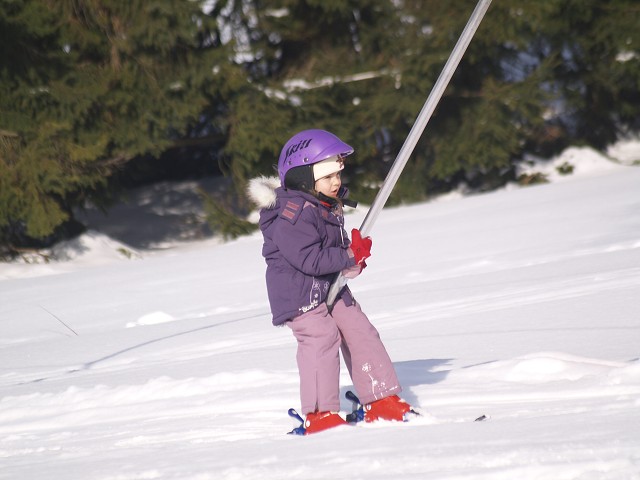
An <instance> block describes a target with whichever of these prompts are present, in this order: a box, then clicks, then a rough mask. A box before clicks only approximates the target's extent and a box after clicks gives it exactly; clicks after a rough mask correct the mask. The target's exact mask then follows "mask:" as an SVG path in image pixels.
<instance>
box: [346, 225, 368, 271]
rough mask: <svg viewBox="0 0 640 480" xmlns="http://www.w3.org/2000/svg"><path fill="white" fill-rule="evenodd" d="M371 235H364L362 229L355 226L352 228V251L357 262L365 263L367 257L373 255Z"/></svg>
mask: <svg viewBox="0 0 640 480" xmlns="http://www.w3.org/2000/svg"><path fill="white" fill-rule="evenodd" d="M371 243H372V242H371V237H364V238H362V236H361V235H360V230H358V229H357V228H354V229H353V230H351V246H350V248H351V251H352V252H353V257H354V259H355V261H356V264H361V263H364V260H365V258H369V257H370V256H371Z"/></svg>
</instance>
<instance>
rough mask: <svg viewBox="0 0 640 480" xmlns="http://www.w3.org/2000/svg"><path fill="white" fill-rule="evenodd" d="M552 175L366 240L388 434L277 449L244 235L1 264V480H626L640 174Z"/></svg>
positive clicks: (83, 248)
mask: <svg viewBox="0 0 640 480" xmlns="http://www.w3.org/2000/svg"><path fill="white" fill-rule="evenodd" d="M619 151H622V152H624V155H625V156H626V158H627V159H633V158H635V159H638V158H639V157H640V155H639V153H640V149H637V150H635V153H633V152H631V151H630V149H629V148H628V147H627V148H626V149H625V148H620V149H619ZM563 155H564V157H563V158H557V159H555V160H554V161H553V162H551V166H549V165H537V168H540V169H545V168H548V169H549V170H548V172H549V173H550V174H551V176H550V180H551V182H550V183H547V184H544V185H539V186H532V187H526V188H515V187H511V188H507V189H503V190H501V191H496V192H492V193H486V194H482V195H475V196H462V195H458V196H450V197H449V198H447V201H434V202H429V203H425V204H420V205H413V206H404V207H398V208H389V209H385V210H384V211H383V212H382V214H381V216H380V218H379V220H378V221H377V223H376V224H375V226H374V228H373V230H372V237H373V240H374V248H373V256H372V257H371V259H370V260H368V265H369V267H368V268H367V270H366V271H365V272H364V274H363V275H362V276H360V277H358V278H357V279H355V280H352V281H351V282H350V286H351V288H352V290H353V291H354V293H355V295H356V297H357V299H358V300H359V301H360V303H361V304H362V306H363V308H364V310H365V311H366V312H367V313H368V315H369V316H370V318H371V320H372V322H373V323H374V324H375V325H376V326H377V328H378V329H379V331H380V334H381V336H382V338H383V341H384V342H385V345H386V346H387V349H388V350H389V353H390V355H391V357H392V359H393V360H394V363H395V366H396V368H397V371H398V375H399V377H400V379H401V382H402V384H403V386H404V389H405V390H404V392H403V396H404V398H406V399H407V400H408V401H409V402H410V403H412V404H413V405H415V406H416V407H417V408H419V409H420V410H421V411H422V413H423V415H422V416H421V417H417V418H414V419H412V420H411V421H410V422H407V423H389V422H387V423H384V422H383V423H376V424H371V425H361V426H357V427H340V428H337V429H335V430H332V431H327V432H324V433H321V434H317V435H313V436H308V437H296V436H290V435H285V433H286V432H287V431H289V430H291V429H292V428H293V427H295V426H297V425H296V422H295V421H294V420H292V419H290V418H289V417H288V416H287V414H286V411H287V409H288V408H289V407H292V406H293V407H297V405H298V402H299V399H298V374H297V369H296V363H295V350H296V345H295V340H294V339H293V337H292V335H291V333H290V331H289V330H288V329H286V328H274V327H272V326H271V323H270V314H269V307H268V303H267V298H266V290H265V286H264V262H263V260H262V258H261V256H260V248H261V245H262V239H261V236H260V234H259V233H256V234H254V235H251V236H247V237H243V238H240V239H238V240H236V241H233V242H228V243H224V244H223V243H219V242H217V241H215V240H214V239H203V240H201V241H193V239H189V240H190V241H189V242H183V241H176V242H174V243H173V244H172V245H171V246H172V247H173V248H166V247H168V246H169V244H168V241H167V240H166V239H164V240H163V242H162V244H163V247H165V249H163V250H157V249H149V248H146V249H145V248H139V246H136V247H132V246H131V245H130V244H129V243H123V242H122V241H121V240H116V239H115V238H116V236H115V235H114V234H113V233H111V234H108V235H107V234H105V233H104V232H105V231H106V230H108V229H107V228H103V229H100V228H99V225H97V224H95V225H94V230H92V231H90V232H89V233H88V234H86V235H84V236H83V237H81V238H80V239H78V240H76V241H74V242H71V243H68V244H65V245H58V246H57V247H56V249H55V252H53V253H55V254H56V256H57V257H58V258H59V259H60V260H61V261H50V262H49V263H44V262H42V261H40V263H35V264H28V263H14V264H2V265H0V365H1V367H0V465H1V468H0V479H40V478H55V479H65V480H75V479H78V480H80V479H81V480H87V479H92V480H93V479H95V480H133V479H163V480H164V479H176V480H178V479H179V480H207V479H216V480H218V479H227V480H231V479H258V478H259V479H278V480H282V479H288V478H296V479H297V478H304V479H327V478H331V479H347V478H348V479H350V480H354V479H367V480H372V479H385V480H386V479H388V478H400V479H416V480H418V479H420V480H424V479H437V480H463V479H473V480H502V479H504V480H513V479H520V480H527V479H532V480H533V479H535V480H540V479H548V480H573V479H580V480H603V479H610V480H611V479H615V480H629V479H640V435H638V433H637V432H638V427H639V426H640V358H639V357H640V302H639V301H638V298H640V188H639V185H640V168H638V167H633V166H629V165H625V164H624V163H625V162H620V163H612V162H610V161H609V160H607V158H605V157H604V156H602V155H598V154H596V153H595V152H593V151H589V150H584V149H572V150H570V151H568V152H565V153H564V154H563ZM609 155H610V156H611V153H609ZM568 159H570V161H571V162H572V163H574V164H575V165H574V166H575V169H574V173H573V174H572V175H565V176H557V177H556V175H555V174H554V173H553V172H554V171H555V170H554V167H553V165H561V164H562V163H564V162H565V161H567V160H568ZM627 163H630V162H627ZM162 188H163V189H167V188H169V187H168V185H164V186H163V187H162ZM153 199H154V197H153V196H150V197H147V198H146V200H145V202H146V203H149V202H153ZM187 210H188V208H185V209H184V210H183V211H187ZM156 211H157V212H160V213H159V214H158V215H157V217H156V218H154V220H156V221H159V220H162V219H163V217H166V216H165V215H163V212H168V211H170V208H169V207H168V206H165V207H164V210H162V209H161V210H156ZM178 213H179V212H178ZM365 214H366V208H360V209H359V210H357V211H356V212H355V213H352V214H350V215H349V216H348V217H347V224H348V228H351V227H357V226H358V225H359V224H360V223H361V222H362V220H363V218H364V215H365ZM164 220H165V221H169V220H168V219H167V218H164ZM174 220H175V218H172V219H171V221H174ZM110 221H111V222H115V220H114V219H113V218H111V219H110ZM124 223H125V222H123V221H121V222H120V223H118V225H119V226H120V228H122V227H123V225H124ZM132 225H133V228H134V229H136V228H137V229H138V231H139V232H140V233H144V234H145V235H148V230H147V229H148V225H143V224H141V217H135V220H134V222H133V223H132ZM161 230H162V229H161ZM114 231H115V230H114ZM162 231H164V230H162ZM112 232H113V231H112ZM182 233H184V232H181V233H180V234H179V235H176V237H180V238H182ZM131 238H133V237H131ZM145 238H147V237H145ZM126 252H128V253H126ZM350 387H351V385H350V381H349V378H348V375H347V373H346V369H343V373H342V384H341V389H342V393H344V392H346V390H347V389H349V388H350ZM342 408H343V410H344V411H348V410H350V404H349V402H348V401H346V400H344V402H343V405H342ZM480 415H486V416H487V417H488V419H487V420H485V421H482V422H474V421H473V420H474V419H475V418H477V417H479V416H480Z"/></svg>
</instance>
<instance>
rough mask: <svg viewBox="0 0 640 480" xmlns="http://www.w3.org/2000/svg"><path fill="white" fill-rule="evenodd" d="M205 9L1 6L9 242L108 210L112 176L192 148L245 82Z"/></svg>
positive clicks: (101, 2) (3, 220) (169, 3)
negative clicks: (88, 208) (182, 145)
mask: <svg viewBox="0 0 640 480" xmlns="http://www.w3.org/2000/svg"><path fill="white" fill-rule="evenodd" d="M201 3H202V2H183V1H177V0H156V1H153V2H149V1H142V0H132V1H120V0H87V1H83V2H77V1H75V0H60V1H55V2H51V1H47V0H13V1H11V2H3V5H2V7H1V9H0V30H1V32H2V36H3V38H2V40H3V41H2V42H1V44H0V59H1V67H0V68H1V70H0V135H1V136H2V140H3V141H2V142H1V143H0V177H1V178H2V182H3V194H2V196H1V197H0V200H1V201H2V203H0V212H1V213H0V230H1V231H2V235H3V237H4V239H2V238H0V241H1V240H4V241H5V242H8V241H10V240H11V241H14V242H20V241H25V239H24V236H25V235H26V236H27V237H32V238H43V237H46V236H47V235H49V234H51V233H52V232H53V231H54V230H55V228H56V227H57V226H59V225H61V224H62V223H63V222H65V221H67V220H68V219H70V217H71V208H72V207H73V206H76V205H79V204H82V203H83V202H84V201H85V200H86V199H93V200H95V201H98V202H99V201H100V198H101V196H100V193H101V192H102V191H103V188H102V187H104V186H105V185H106V183H105V182H106V179H108V178H109V177H110V175H112V174H113V173H114V172H115V171H117V170H118V169H121V168H123V166H124V165H125V164H126V163H127V162H129V161H130V160H131V159H133V158H135V157H136V156H139V155H145V154H149V155H153V156H158V155H159V154H160V153H162V152H163V151H165V150H166V149H167V148H169V147H170V146H173V145H175V143H176V142H178V141H179V140H181V139H184V138H187V137H188V136H189V135H190V133H191V131H192V130H194V129H195V128H196V126H198V125H199V124H200V123H201V121H202V117H201V113H202V112H203V111H205V110H206V109H207V108H209V110H212V109H213V108H212V107H211V104H212V102H215V101H216V100H217V99H218V98H219V95H218V92H219V91H220V90H222V89H224V88H229V87H228V84H229V82H230V81H232V79H234V78H236V77H238V76H240V77H242V76H243V73H242V72H234V65H233V64H230V63H229V62H228V56H227V53H226V51H225V48H223V46H222V43H221V40H220V36H221V33H220V32H219V30H218V25H217V23H216V18H215V17H212V16H209V15H206V14H205V13H203V11H202V8H201ZM223 74H226V75H223ZM231 88H232V87H231ZM5 185H6V186H7V189H6V190H5V188H4V187H5ZM8 191H11V192H12V193H11V194H7V193H5V192H8ZM18 233H20V235H17V234H18ZM9 237H13V238H9Z"/></svg>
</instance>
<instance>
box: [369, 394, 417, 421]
mask: <svg viewBox="0 0 640 480" xmlns="http://www.w3.org/2000/svg"><path fill="white" fill-rule="evenodd" d="M412 411H413V410H412V409H411V405H409V404H408V403H407V402H405V401H404V400H402V399H401V398H400V397H398V396H397V395H391V396H390V397H385V398H382V399H380V400H376V401H375V402H371V403H368V404H366V405H365V406H364V421H365V422H375V421H376V420H397V421H399V422H402V421H404V419H405V418H404V416H405V414H406V413H409V412H412Z"/></svg>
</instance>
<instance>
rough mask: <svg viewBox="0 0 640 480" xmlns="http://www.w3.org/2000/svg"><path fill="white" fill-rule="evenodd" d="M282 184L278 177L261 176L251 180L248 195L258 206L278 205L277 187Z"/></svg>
mask: <svg viewBox="0 0 640 480" xmlns="http://www.w3.org/2000/svg"><path fill="white" fill-rule="evenodd" d="M279 186H280V179H279V178H278V177H265V176H260V177H256V178H252V179H251V180H249V186H248V187H247V195H248V196H249V198H250V199H251V200H252V201H253V203H255V204H256V205H257V206H258V208H273V207H274V206H275V205H276V200H277V194H276V188H278V187H279Z"/></svg>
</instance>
